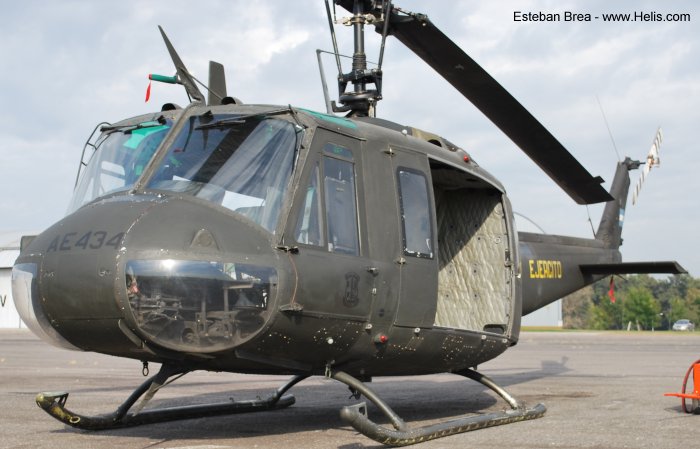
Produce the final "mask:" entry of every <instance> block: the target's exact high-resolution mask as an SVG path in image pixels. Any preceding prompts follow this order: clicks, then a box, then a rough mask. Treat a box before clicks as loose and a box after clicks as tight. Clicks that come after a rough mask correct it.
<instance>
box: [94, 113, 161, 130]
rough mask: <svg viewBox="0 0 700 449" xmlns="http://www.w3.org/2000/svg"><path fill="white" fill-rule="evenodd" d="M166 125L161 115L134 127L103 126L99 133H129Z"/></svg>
mask: <svg viewBox="0 0 700 449" xmlns="http://www.w3.org/2000/svg"><path fill="white" fill-rule="evenodd" d="M167 123H168V122H167V121H166V120H165V117H163V116H162V115H161V116H160V117H158V118H157V119H156V120H152V121H150V122H143V123H138V124H136V125H106V126H103V127H102V128H100V131H101V132H113V131H122V132H131V131H133V130H135V129H143V128H153V127H154V126H163V125H165V124H167Z"/></svg>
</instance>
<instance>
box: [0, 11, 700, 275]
mask: <svg viewBox="0 0 700 449" xmlns="http://www.w3.org/2000/svg"><path fill="white" fill-rule="evenodd" d="M397 3H399V4H400V6H402V7H403V8H405V9H407V10H413V11H420V12H426V13H428V15H429V17H430V18H431V20H432V21H433V22H434V23H435V24H437V26H438V27H440V28H441V29H442V30H443V31H444V32H445V33H446V34H447V35H448V36H450V37H451V38H452V39H453V40H454V41H455V42H457V43H458V44H459V45H460V46H461V47H462V48H464V49H465V50H466V51H467V52H468V53H469V54H470V55H471V56H473V57H474V58H475V59H476V60H477V62H479V63H480V64H481V65H482V66H483V67H484V68H486V69H487V70H488V71H489V72H490V73H491V74H492V75H493V76H494V77H495V78H496V79H497V80H499V82H501V83H502V84H503V85H504V86H505V87H506V88H507V89H508V90H509V91H510V92H511V93H512V94H513V95H514V96H515V97H516V98H517V99H518V100H519V101H520V102H521V103H522V104H523V105H525V107H526V108H528V109H529V110H530V111H531V112H532V113H533V115H534V116H535V117H537V118H538V119H539V120H540V121H541V122H542V123H543V124H544V125H545V126H546V127H547V128H548V129H550V130H551V131H552V133H553V134H554V135H555V136H556V137H557V138H558V139H559V140H560V141H561V142H562V143H563V144H564V145H565V146H566V147H567V148H569V150H570V151H571V152H572V153H573V154H574V155H575V156H576V157H577V158H579V159H580V160H581V162H582V163H583V165H584V166H585V167H587V168H588V169H589V171H590V172H591V173H593V174H601V175H603V176H604V177H605V178H606V179H608V180H610V179H611V178H612V172H613V168H614V163H615V160H616V158H617V157H616V156H615V154H614V151H613V150H612V144H611V142H610V138H609V136H608V131H607V129H606V127H605V123H604V121H603V118H602V115H601V112H600V109H599V106H598V101H597V100H596V97H598V99H599V100H600V103H601V104H602V105H603V108H604V111H605V115H606V116H607V119H608V122H609V124H610V127H611V130H612V133H613V136H614V138H615V141H616V144H617V146H618V148H619V150H620V152H621V153H622V155H623V156H624V155H625V154H630V155H631V156H633V157H637V158H642V157H644V155H645V154H646V151H647V150H648V147H649V145H650V144H651V139H652V138H653V134H654V132H655V130H656V127H657V126H658V125H660V124H661V125H663V127H664V130H665V131H666V141H665V142H664V146H663V147H662V164H663V166H662V168H661V169H660V170H658V172H654V173H652V177H650V179H649V180H648V182H647V185H646V186H645V191H644V192H642V197H641V199H640V204H639V206H638V207H636V208H635V209H634V210H631V211H628V223H627V225H626V226H627V229H626V230H625V238H626V245H625V247H626V248H625V250H626V251H627V252H628V253H629V254H630V255H633V256H634V255H639V257H638V258H640V259H645V258H654V257H660V255H662V256H664V257H666V258H677V259H679V260H680V261H681V262H683V263H685V264H687V265H689V266H690V267H691V269H692V270H694V271H695V272H696V273H698V272H700V256H698V255H697V254H696V252H694V251H692V250H691V249H690V248H693V247H696V246H697V242H698V238H697V236H696V234H695V233H694V232H692V230H690V229H689V226H690V225H689V223H691V224H692V223H695V222H697V221H700V211H698V210H697V208H696V207H694V204H695V203H697V200H696V194H695V192H697V191H698V190H700V178H699V177H697V176H696V175H695V174H694V169H693V167H694V165H695V162H697V161H698V156H697V154H698V148H697V143H696V141H697V138H696V136H695V134H696V132H695V129H696V128H697V124H698V123H700V113H699V112H698V107H697V105H698V104H700V83H698V81H697V80H698V79H700V62H699V61H700V58H699V57H698V56H700V52H699V48H700V36H699V35H698V33H697V32H696V29H697V27H696V22H697V19H698V18H700V11H699V10H698V6H696V3H695V2H690V1H687V2H682V1H679V2H658V1H647V2H632V1H623V2H608V1H602V0H600V1H586V2H583V1H574V0H570V1H566V2H558V1H545V0H530V1H505V2H478V3H477V2H468V1H457V2H454V1H449V2H447V1H438V2H431V3H429V4H428V3H426V2H423V1H418V0H404V1H401V2H398V1H397ZM515 10H523V11H526V10H530V11H537V10H542V11H564V10H571V11H580V12H589V13H592V14H595V13H602V12H634V11H642V10H643V11H661V12H687V13H691V15H692V19H693V20H694V22H690V23H658V22H656V23H639V22H637V23H627V24H622V23H617V24H611V23H602V22H600V21H598V22H595V21H593V22H590V23H564V22H559V23H527V24H525V23H518V22H515V21H513V11H515ZM337 12H338V16H345V15H348V14H347V13H346V12H345V11H344V10H341V9H338V11H337ZM157 25H162V26H163V27H164V29H165V30H166V32H167V33H168V35H169V37H170V39H171V40H172V41H173V43H174V45H175V47H176V48H177V50H178V52H179V53H180V55H181V56H182V58H183V59H184V61H185V63H186V64H187V65H188V68H189V69H190V71H191V72H192V73H194V74H195V75H196V76H197V77H198V78H200V79H202V80H206V77H207V67H208V66H207V62H208V60H209V59H214V60H217V61H219V62H222V63H224V64H225V66H226V75H227V79H228V81H229V91H230V93H232V94H233V95H236V96H238V97H240V98H241V99H243V100H244V101H245V102H249V103H278V104H279V103H281V104H288V103H292V104H295V105H299V106H305V107H311V108H314V109H319V110H324V109H325V107H324V105H323V98H322V93H321V88H320V83H319V78H318V70H317V67H316V58H315V53H314V51H315V49H316V48H323V49H330V47H331V44H330V38H329V36H328V32H327V22H326V19H325V11H324V7H323V2H321V1H320V0H318V1H317V0H304V1H299V2H295V3H294V7H289V6H288V5H287V4H286V3H284V2H265V1H242V0H233V1H207V2H201V4H193V3H192V2H189V1H184V0H169V1H167V2H166V1H162V0H155V1H149V2H142V1H135V0H129V1H120V2H107V3H104V2H99V3H97V2H89V1H78V0H73V1H64V2H55V3H51V2H49V3H47V2H40V1H32V0H28V1H23V2H11V3H8V4H6V5H3V14H2V17H0V58H2V61H3V67H6V68H9V69H5V70H2V71H0V92H1V95H2V99H3V106H4V107H3V108H2V110H0V157H1V158H2V161H3V163H2V165H1V167H2V168H1V170H2V172H1V176H0V187H1V188H2V190H3V192H11V194H10V195H8V194H5V195H4V196H3V197H2V199H1V200H0V206H1V208H2V209H0V210H1V211H2V212H3V216H4V217H5V218H4V222H3V223H2V224H0V228H4V229H11V228H12V229H14V228H18V227H28V228H38V227H45V226H48V225H49V224H50V223H51V222H53V221H55V220H56V218H57V217H58V216H60V215H61V214H62V213H63V211H64V209H65V205H66V204H67V202H68V197H69V195H70V190H71V188H72V183H73V179H74V176H75V169H76V166H77V163H78V158H79V156H80V151H81V149H82V145H83V143H84V141H85V139H86V138H87V136H88V134H89V132H90V131H91V130H92V129H93V127H94V126H95V124H96V123H97V122H99V121H101V120H108V121H116V120H119V119H121V118H124V117H128V116H134V115H138V114H141V113H145V112H148V111H151V110H153V109H157V108H158V107H159V105H160V104H162V103H164V102H166V101H174V102H176V103H180V104H183V105H184V104H185V103H186V102H187V99H186V97H185V95H184V93H183V90H182V88H181V87H179V86H170V85H163V84H158V85H155V84H154V86H153V98H152V100H151V102H150V103H148V104H144V102H143V98H144V94H145V89H146V85H147V79H146V75H147V74H148V73H151V72H155V73H163V74H171V73H173V67H172V63H171V62H170V60H169V57H168V55H167V52H166V51H165V47H164V45H163V43H162V41H161V38H160V35H159V33H158V31H157ZM337 33H338V38H339V40H340V42H341V51H342V52H345V53H347V52H350V50H349V42H351V36H352V34H351V32H350V30H349V29H348V28H346V27H343V26H338V27H337ZM377 46H378V39H377V35H376V34H375V33H374V32H373V31H371V32H368V33H367V48H368V51H369V59H371V60H376V57H377ZM324 62H325V64H326V69H327V72H328V74H329V84H330V86H329V87H330V89H331V95H332V97H334V98H335V96H336V92H335V83H334V82H333V76H334V64H333V63H332V60H331V59H327V60H325V61H324ZM344 63H345V64H346V68H347V62H344ZM384 71H385V76H384V80H385V89H384V96H385V100H383V102H382V103H380V104H379V113H380V115H382V116H383V117H384V118H388V119H391V120H394V121H397V122H399V123H402V124H406V125H413V126H416V127H419V128H423V129H426V130H430V131H434V132H437V133H439V134H442V135H444V136H445V137H446V138H448V139H449V140H451V141H454V142H455V143H457V144H458V145H461V146H463V147H465V148H466V149H467V150H468V151H470V153H472V155H473V157H474V158H475V159H476V160H477V161H478V162H479V163H480V164H481V165H482V166H484V167H485V168H487V169H488V170H490V171H492V172H493V173H494V174H495V175H496V176H497V177H498V178H499V179H501V180H502V181H503V183H504V184H505V186H506V188H507V190H508V192H509V194H510V196H511V200H512V202H513V204H514V207H515V210H517V211H519V212H521V213H524V214H525V215H527V216H529V217H531V218H532V219H534V220H535V221H537V222H538V223H539V224H540V225H541V226H542V227H544V228H545V229H546V230H547V231H548V232H553V233H562V234H574V235H580V236H589V235H590V226H589V224H588V222H587V220H588V218H587V215H588V214H587V211H586V209H585V208H583V207H580V206H576V205H575V204H574V203H573V202H572V201H571V200H570V199H569V198H568V197H567V196H566V195H565V194H563V193H562V192H561V191H560V190H559V189H558V188H557V187H556V186H555V185H554V184H553V183H552V182H551V181H550V180H549V179H548V178H547V177H546V176H545V175H544V174H543V173H542V172H541V171H540V170H539V169H538V168H537V167H536V166H535V164H533V163H532V162H530V161H529V160H528V159H527V157H526V156H524V155H523V154H522V153H521V152H520V151H519V150H518V149H517V148H516V147H515V146H514V145H513V144H512V143H511V142H510V141H509V140H508V139H507V138H506V137H505V136H503V134H502V133H501V132H500V131H499V130H498V129H497V128H496V127H495V126H494V125H492V124H490V123H489V122H488V120H486V119H485V118H484V117H483V116H482V115H481V114H480V113H479V112H478V111H477V110H476V108H474V107H473V106H472V105H471V104H470V103H469V102H467V101H466V100H465V99H463V98H462V97H461V96H460V95H459V94H457V93H456V91H455V90H454V89H453V88H452V87H451V86H449V85H448V84H447V83H446V82H445V81H444V80H442V79H441V78H440V77H439V76H438V75H437V74H435V73H434V71H433V70H432V69H431V68H429V67H427V66H425V65H424V64H423V63H422V62H421V61H420V60H419V59H418V58H417V57H416V56H415V55H412V54H411V53H410V52H409V51H408V50H407V49H405V48H403V47H402V46H401V45H400V44H399V43H398V42H397V41H396V40H394V39H393V38H390V39H389V41H388V42H387V50H386V54H385V66H384ZM590 210H591V214H592V216H593V220H594V221H597V219H598V216H599V214H600V210H601V208H600V207H599V206H594V207H591V208H590ZM631 223H638V224H634V225H632V224H631ZM642 223H643V225H641V224H642ZM650 232H652V233H653V242H654V243H653V246H652V244H651V243H649V242H648V241H649V240H650V237H649V233H650ZM679 235H684V236H686V238H684V239H682V240H681V239H679V238H678V236H679ZM640 248H649V250H648V251H646V252H644V251H642V250H640ZM652 250H653V251H652ZM656 251H659V253H657V252H656Z"/></svg>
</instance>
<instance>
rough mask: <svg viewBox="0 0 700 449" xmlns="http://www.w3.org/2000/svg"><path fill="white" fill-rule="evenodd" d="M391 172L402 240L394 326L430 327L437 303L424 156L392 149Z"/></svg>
mask: <svg viewBox="0 0 700 449" xmlns="http://www.w3.org/2000/svg"><path fill="white" fill-rule="evenodd" d="M391 151H392V152H393V154H392V157H391V160H392V168H393V176H394V186H395V187H394V188H395V193H396V205H397V211H398V214H399V229H398V230H397V237H398V238H399V239H400V240H401V242H400V243H401V244H400V245H399V248H400V250H399V252H398V254H396V259H395V260H396V263H397V264H398V265H399V270H400V273H401V275H400V279H401V281H400V287H399V306H398V310H397V313H396V319H395V321H394V324H395V325H397V326H406V327H421V328H426V327H428V328H429V327H432V325H433V322H434V320H435V309H436V301H437V283H438V281H437V272H438V269H437V267H438V264H437V248H436V222H435V207H434V201H433V189H432V183H431V181H430V167H429V165H428V158H427V157H426V155H424V154H420V153H415V152H413V151H410V150H405V149H401V148H395V147H394V148H392V149H391Z"/></svg>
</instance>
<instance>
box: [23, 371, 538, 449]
mask: <svg viewBox="0 0 700 449" xmlns="http://www.w3.org/2000/svg"><path fill="white" fill-rule="evenodd" d="M187 372H188V371H187V370H183V369H181V368H177V367H172V366H168V365H163V366H162V367H161V369H160V371H158V373H157V374H156V375H154V376H153V377H151V378H149V379H148V380H146V382H144V383H143V384H141V386H139V387H138V388H137V389H136V390H134V392H133V393H132V394H131V396H129V397H128V398H127V400H126V401H124V403H123V404H122V405H120V406H119V408H117V410H115V411H114V412H112V413H110V414H108V415H101V416H84V415H79V414H77V413H74V412H72V411H70V410H68V409H67V408H66V407H65V405H66V400H67V399H68V393H40V394H38V395H37V397H36V402H37V404H38V405H39V407H41V408H42V409H44V410H45V411H46V412H47V413H48V414H49V415H51V416H53V417H54V418H56V419H57V420H59V421H61V422H63V423H65V424H67V425H69V426H73V427H76V428H79V429H85V430H105V429H115V428H119V427H128V426H139V425H142V424H152V423H159V422H165V421H174V420H178V419H191V418H203V417H207V416H217V415H227V414H235V413H249V412H258V411H266V410H275V409H280V408H284V407H288V406H290V405H292V404H294V402H295V399H294V396H291V395H285V393H286V392H287V391H288V390H289V389H290V388H292V387H293V386H294V385H296V384H297V383H299V382H301V381H302V380H304V379H306V378H307V377H309V375H308V374H303V375H297V376H295V377H293V378H292V379H290V380H289V381H288V382H287V383H286V384H284V385H282V386H281V387H279V388H278V389H277V390H276V391H275V392H274V393H273V394H272V395H271V396H270V397H268V398H267V399H257V400H250V401H239V402H225V403H217V404H206V405H193V406H181V407H172V408H161V409H154V410H143V407H144V406H145V405H146V404H147V403H148V401H150V400H151V399H152V398H153V396H154V395H155V394H156V392H157V391H158V390H159V389H160V388H162V387H163V386H165V385H167V384H168V383H170V382H172V381H173V380H175V379H178V378H179V377H181V376H183V375H185V374H187ZM455 374H459V375H461V376H464V377H468V378H470V379H473V380H475V381H477V382H479V383H481V384H483V385H485V386H487V387H488V388H490V389H491V390H493V391H494V392H495V393H496V394H498V395H499V396H500V397H501V398H503V399H504V400H505V401H506V402H507V403H508V405H509V406H510V410H507V411H503V412H496V413H488V414H483V415H472V416H463V417H458V418H454V419H450V420H446V421H442V422H440V423H437V424H431V425H428V426H424V427H419V428H416V429H411V428H409V427H408V425H407V424H406V423H405V422H404V421H403V420H402V419H401V418H400V417H399V416H398V415H397V414H396V413H395V412H394V411H393V410H392V409H391V407H389V405H387V403H386V402H384V401H383V400H382V399H381V398H380V397H379V396H378V395H377V394H376V393H375V392H374V391H373V390H372V389H371V388H369V387H368V386H367V385H366V384H364V383H363V382H361V381H360V380H358V379H356V378H354V377H353V376H351V375H349V374H347V373H345V372H343V371H330V370H329V371H328V372H327V373H326V375H327V376H328V377H330V378H332V379H335V380H337V381H338V382H341V383H344V384H345V385H347V386H348V387H350V389H351V390H352V391H353V392H354V393H356V394H357V397H359V395H364V396H365V398H367V399H369V400H370V401H371V402H372V403H373V404H374V405H375V406H377V408H379V410H380V411H381V412H382V413H383V414H384V415H385V416H386V417H387V418H388V419H389V421H390V422H391V425H392V426H393V429H390V428H387V427H384V426H381V425H379V424H376V423H375V422H373V421H371V420H370V419H369V418H368V417H367V404H366V403H364V402H362V403H360V404H356V405H352V406H347V407H343V408H342V409H341V410H340V417H341V418H342V419H343V421H345V422H346V423H348V424H350V425H351V426H352V427H354V428H355V430H357V431H358V432H360V433H362V434H363V435H365V436H367V437H368V438H371V439H373V440H375V441H378V442H380V443H382V444H386V445H388V446H407V445H410V444H416V443H420V442H423V441H428V440H433V439H436V438H442V437H446V436H449V435H454V434H457V433H463V432H469V431H472V430H478V429H484V428H486V427H494V426H500V425H504V424H510V423H514V422H518V421H525V420H528V419H535V418H540V417H541V416H543V415H544V413H545V411H546V409H545V407H544V405H542V404H538V405H536V406H535V407H533V408H526V407H525V406H524V405H522V404H521V403H519V402H518V401H517V400H516V399H514V398H513V397H512V396H511V395H510V394H508V392H507V391H505V390H504V389H503V388H501V387H500V386H498V385H497V384H496V383H495V382H493V381H492V380H491V379H489V378H488V377H486V376H484V375H483V374H481V373H479V372H477V371H474V370H470V369H466V370H463V371H459V372H456V373H455ZM171 378H172V379H171ZM139 399H141V401H140V402H139V403H138V404H137V401H139Z"/></svg>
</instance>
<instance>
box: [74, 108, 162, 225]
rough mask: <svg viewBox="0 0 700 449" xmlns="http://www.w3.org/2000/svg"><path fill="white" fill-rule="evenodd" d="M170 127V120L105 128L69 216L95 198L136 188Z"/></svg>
mask: <svg viewBox="0 0 700 449" xmlns="http://www.w3.org/2000/svg"><path fill="white" fill-rule="evenodd" d="M170 126H171V122H170V121H169V120H165V119H162V120H160V121H148V122H142V123H135V124H133V125H127V126H106V127H103V128H102V134H101V135H100V136H99V137H98V139H97V141H96V143H95V144H94V148H95V150H94V153H93V154H92V157H91V158H90V161H89V162H88V163H87V166H86V167H85V169H84V170H83V172H82V173H81V176H80V179H79V180H78V184H77V185H76V188H75V191H74V192H73V198H72V200H71V203H70V206H69V207H68V213H71V212H73V211H75V210H76V209H78V208H79V207H80V206H82V205H83V204H86V203H89V202H90V201H92V200H94V199H95V198H98V197H100V196H104V195H106V194H109V193H114V192H119V191H123V190H128V189H130V188H131V187H133V185H134V183H135V182H136V180H137V179H138V178H139V176H141V173H142V172H143V169H144V167H145V166H146V164H147V163H148V161H150V160H151V157H152V156H153V154H154V153H155V151H156V149H157V148H158V145H160V143H161V141H162V140H163V138H164V137H165V135H166V134H167V133H168V130H169V129H170Z"/></svg>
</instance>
